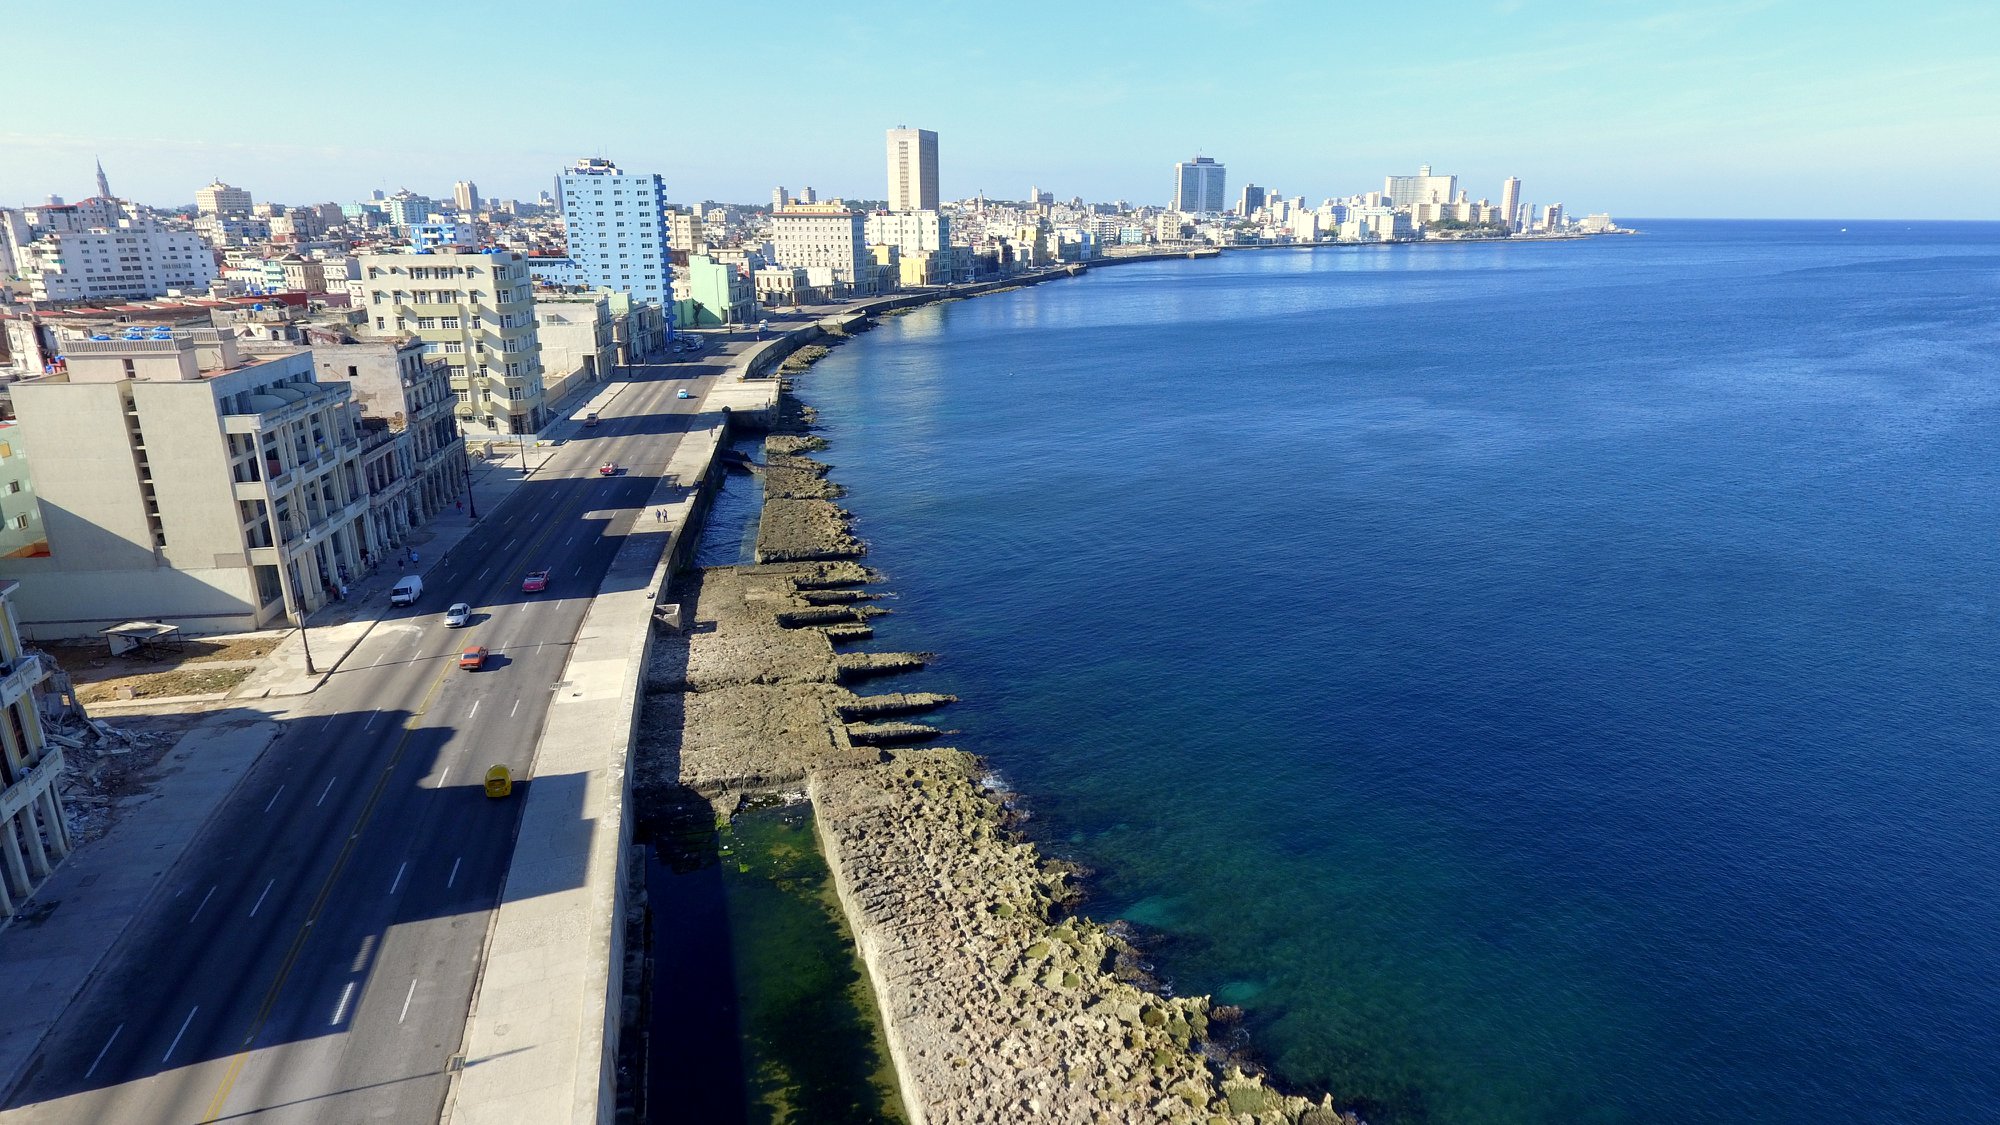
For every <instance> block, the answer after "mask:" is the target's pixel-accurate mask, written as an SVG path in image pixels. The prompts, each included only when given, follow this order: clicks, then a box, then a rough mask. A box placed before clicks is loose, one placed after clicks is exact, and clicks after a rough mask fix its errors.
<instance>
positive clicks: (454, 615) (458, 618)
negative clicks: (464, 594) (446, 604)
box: [444, 602, 472, 629]
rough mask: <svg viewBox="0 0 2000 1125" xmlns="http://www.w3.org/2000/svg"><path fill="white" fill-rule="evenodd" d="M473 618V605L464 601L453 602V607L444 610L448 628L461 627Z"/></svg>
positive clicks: (445, 624)
mask: <svg viewBox="0 0 2000 1125" xmlns="http://www.w3.org/2000/svg"><path fill="white" fill-rule="evenodd" d="M471 619H472V607H471V606H469V605H466V604H465V603H464V602H453V603H451V608H450V609H447V610H445V611H444V627H445V628H447V629H457V628H460V627H462V626H464V625H465V623H466V622H467V621H470V620H471Z"/></svg>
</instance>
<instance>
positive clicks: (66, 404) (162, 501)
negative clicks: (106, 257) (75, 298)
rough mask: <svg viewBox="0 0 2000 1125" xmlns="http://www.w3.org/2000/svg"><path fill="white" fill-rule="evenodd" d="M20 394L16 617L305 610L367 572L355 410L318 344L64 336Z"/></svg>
mask: <svg viewBox="0 0 2000 1125" xmlns="http://www.w3.org/2000/svg"><path fill="white" fill-rule="evenodd" d="M63 352H64V356H65V362H66V369H65V370H64V371H62V372H60V373H58V374H54V375H47V376H42V377H40V378H35V379H28V380H24V381H22V382H20V383H16V384H15V385H14V386H13V388H12V389H13V396H14V406H15V410H16V411H17V412H18V415H19V418H18V421H19V423H20V424H19V426H18V427H17V428H16V432H17V433H18V434H19V435H20V436H19V439H18V440H20V441H21V443H22V444H23V445H24V446H25V447H26V450H27V454H28V463H29V467H30V469H31V470H32V471H33V473H34V478H35V486H36V491H37V492H38V493H39V500H40V506H41V513H42V520H43V530H44V532H45V533H46V535H47V542H46V545H45V546H44V547H43V548H42V549H41V550H40V551H39V552H33V553H29V554H27V555H25V556H24V555H21V554H18V553H17V554H15V555H12V556H9V557H6V558H0V576H4V577H6V578H12V579H17V580H21V581H23V583H24V585H23V587H22V591H21V593H20V594H19V595H18V599H17V602H16V604H17V606H18V609H19V613H20V618H21V620H22V621H23V622H26V623H28V624H31V625H33V626H34V627H35V629H36V631H37V633H39V634H43V635H48V636H82V635H88V634H91V633H94V632H96V631H97V630H99V629H102V628H106V627H108V626H111V625H116V624H118V623H120V622H124V621H130V620H134V619H151V620H166V621H170V622H173V623H175V624H179V625H181V626H183V627H184V628H186V629H187V630H188V631H189V632H224V631H234V630H243V629H258V628H263V627H266V626H268V625H270V624H272V623H274V622H277V621H281V620H284V619H287V618H290V619H291V620H294V621H296V620H298V619H299V618H300V616H301V615H302V614H305V613H310V612H311V611H312V610H314V609H317V608H318V607H319V606H320V605H322V604H324V602H325V601H326V600H327V599H328V598H329V597H330V596H332V593H333V592H334V591H335V590H336V589H337V588H338V587H339V585H340V584H342V583H344V582H347V581H348V580H349V579H350V578H351V577H352V576H354V575H357V574H359V573H360V572H361V571H362V569H363V567H364V565H365V562H366V560H365V557H364V556H365V553H366V551H367V546H366V544H367V538H366V529H365V517H366V515H367V510H368V496H367V492H366V488H365V485H364V482H363V479H362V476H361V440H360V434H359V432H358V426H357V423H358V420H359V413H358V411H356V410H355V409H354V405H353V401H352V398H351V392H350V390H349V388H348V387H347V386H346V385H345V384H323V383H320V382H319V381H318V380H316V379H315V378H314V370H313V357H312V353H311V352H310V351H308V350H306V349H304V348H299V347H274V348H270V349H268V350H265V351H262V352H260V353H259V354H257V355H255V356H248V355H245V354H243V353H241V352H239V351H238V348H237V340H236V335H235V332H234V330H230V329H224V330H217V329H181V330H170V329H158V330H150V331H134V332H131V333H127V335H126V336H125V337H124V338H120V339H112V338H110V337H108V336H106V335H104V334H99V335H97V336H94V337H92V338H89V339H69V340H65V341H64V343H63Z"/></svg>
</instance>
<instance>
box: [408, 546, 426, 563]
mask: <svg viewBox="0 0 2000 1125" xmlns="http://www.w3.org/2000/svg"><path fill="white" fill-rule="evenodd" d="M422 561H423V556H422V555H419V554H417V549H416V548H415V547H412V548H410V562H412V563H419V562H422Z"/></svg>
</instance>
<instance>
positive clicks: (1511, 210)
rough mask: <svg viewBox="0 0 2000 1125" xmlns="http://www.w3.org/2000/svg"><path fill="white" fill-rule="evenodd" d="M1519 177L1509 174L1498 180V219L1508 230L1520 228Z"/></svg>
mask: <svg viewBox="0 0 2000 1125" xmlns="http://www.w3.org/2000/svg"><path fill="white" fill-rule="evenodd" d="M1520 210H1521V177H1519V176H1509V177H1507V178H1506V179H1505V180H1502V181H1501V182H1500V221H1501V222H1502V223H1505V224H1506V225H1507V229H1508V230H1520V229H1521V227H1520V214H1519V212H1520Z"/></svg>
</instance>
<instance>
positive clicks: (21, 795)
mask: <svg viewBox="0 0 2000 1125" xmlns="http://www.w3.org/2000/svg"><path fill="white" fill-rule="evenodd" d="M101 176H102V173H100V178H101ZM19 588H20V587H19V583H15V582H0V710H4V711H5V712H6V713H7V721H6V722H5V723H0V924H4V923H5V922H6V921H7V920H8V919H10V918H13V917H14V916H15V915H17V914H19V913H20V911H21V908H22V907H24V906H26V905H27V902H28V898H29V896H31V895H33V894H34V893H35V889H36V888H37V887H39V886H41V884H42V881H43V880H45V879H47V878H48V877H49V875H50V874H51V873H52V872H53V871H54V870H55V868H56V865H57V864H60V863H61V862H62V861H63V858H64V857H66V856H68V855H69V853H70V847H71V844H70V837H69V826H68V825H67V824H65V823H64V822H63V810H62V796H61V794H60V793H58V792H57V790H56V781H57V780H58V779H59V778H60V777H61V776H62V770H63V755H62V747H60V746H56V745H51V744H50V743H49V742H48V740H47V739H46V738H45V737H44V736H43V734H42V719H41V715H40V714H39V713H38V712H37V710H36V707H35V686H36V685H37V684H39V683H41V682H42V681H43V680H45V679H47V678H48V677H49V671H50V669H49V666H48V664H47V663H46V662H45V661H44V659H43V658H42V657H41V656H39V655H36V654H33V653H30V652H28V651H26V650H25V649H23V648H22V647H21V630H20V626H19V625H18V624H17V623H16V621H15V619H14V605H13V595H14V591H15V590H17V589H19Z"/></svg>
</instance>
